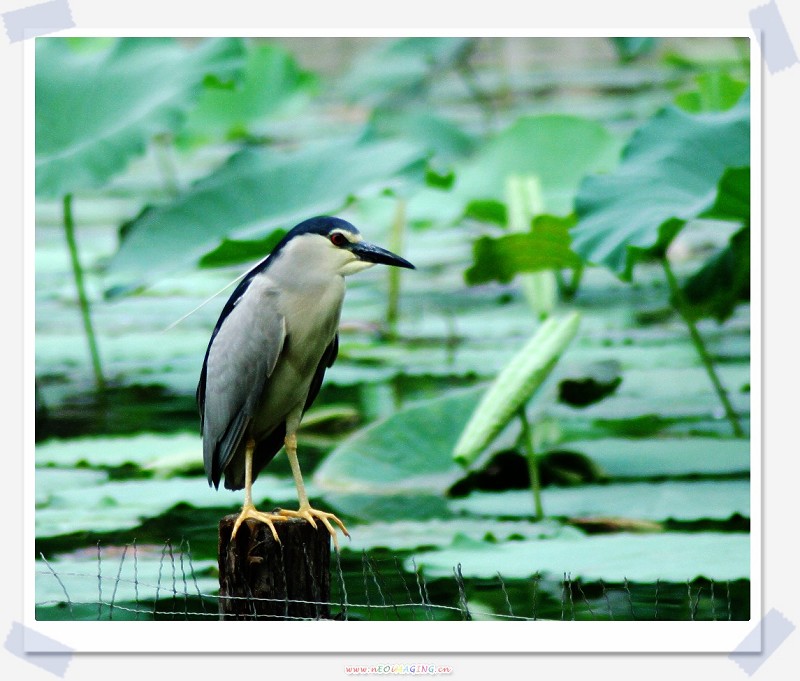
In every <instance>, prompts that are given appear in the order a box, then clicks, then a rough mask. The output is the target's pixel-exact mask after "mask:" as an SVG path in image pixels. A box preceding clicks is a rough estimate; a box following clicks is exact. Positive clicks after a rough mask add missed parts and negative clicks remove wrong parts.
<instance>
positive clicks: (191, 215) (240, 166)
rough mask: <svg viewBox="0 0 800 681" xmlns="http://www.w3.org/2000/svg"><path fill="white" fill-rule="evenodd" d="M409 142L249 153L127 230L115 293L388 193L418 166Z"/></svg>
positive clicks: (114, 270)
mask: <svg viewBox="0 0 800 681" xmlns="http://www.w3.org/2000/svg"><path fill="white" fill-rule="evenodd" d="M421 157H422V154H421V152H420V150H419V148H418V147H416V146H413V145H410V144H408V143H404V142H380V143H374V144H361V145H359V144H357V143H355V142H353V141H350V140H348V141H338V142H335V143H324V144H320V145H316V146H310V147H308V148H306V149H304V150H302V151H298V152H291V153H280V152H277V151H274V150H272V149H256V148H248V149H244V150H242V151H240V152H238V153H236V154H234V155H233V156H232V157H231V158H230V159H229V160H228V162H227V163H226V164H225V165H223V166H222V167H221V168H219V169H218V170H217V171H215V172H213V173H211V175H209V176H208V177H205V178H203V179H202V180H200V181H198V182H197V183H196V184H195V185H194V186H193V187H192V188H191V189H190V190H189V191H187V192H186V193H184V194H182V195H181V196H179V197H178V198H177V199H175V201H173V202H171V203H169V204H166V205H164V206H159V207H150V208H147V209H145V210H144V211H143V212H142V213H141V214H140V215H139V216H138V217H137V218H136V219H135V220H133V222H131V223H129V225H127V230H126V237H125V239H124V240H123V242H122V244H121V245H120V249H119V251H118V252H117V253H116V255H115V256H114V257H113V259H112V261H111V263H110V265H109V271H108V281H109V283H110V284H111V287H112V290H113V289H115V288H116V287H122V288H123V289H124V288H126V287H129V286H131V285H135V284H140V283H143V282H144V281H147V280H151V279H152V278H154V277H155V276H156V275H158V274H163V273H165V272H167V271H169V270H174V269H178V268H180V267H181V266H183V265H187V264H190V263H192V262H196V261H197V260H198V259H199V258H200V257H201V256H203V255H204V254H205V253H207V252H208V251H209V250H211V249H213V248H214V247H216V246H217V245H218V244H219V242H220V241H221V240H222V239H223V238H224V237H229V236H233V237H236V238H241V237H256V236H257V237H262V236H263V235H265V234H267V233H269V231H270V230H272V229H275V228H277V227H283V228H286V227H291V226H292V225H293V224H294V223H296V222H300V221H301V220H303V219H305V218H308V217H311V216H313V215H319V214H322V213H329V212H331V211H336V210H337V209H339V208H341V207H342V205H343V204H344V203H345V202H346V201H347V199H348V198H349V197H351V196H352V195H354V194H360V193H363V192H370V191H373V190H376V189H381V188H384V187H386V186H387V185H389V184H390V183H391V182H392V178H393V177H394V176H396V175H398V174H399V173H401V172H402V171H404V170H406V169H408V168H409V167H410V166H412V165H415V164H416V162H418V161H420V160H421Z"/></svg>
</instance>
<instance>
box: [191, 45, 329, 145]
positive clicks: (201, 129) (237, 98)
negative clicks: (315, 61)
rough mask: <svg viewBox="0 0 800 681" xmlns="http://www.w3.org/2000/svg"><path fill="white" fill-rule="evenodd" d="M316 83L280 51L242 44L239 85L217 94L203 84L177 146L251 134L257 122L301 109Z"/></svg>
mask: <svg viewBox="0 0 800 681" xmlns="http://www.w3.org/2000/svg"><path fill="white" fill-rule="evenodd" d="M316 82H317V79H316V78H315V77H314V75H313V74H311V73H310V72H308V71H304V70H303V69H301V68H300V67H299V66H298V64H297V62H295V60H294V58H293V57H292V56H291V55H290V54H289V53H288V52H287V51H286V50H284V49H283V48H281V47H279V46H278V45H273V44H271V43H254V42H250V43H248V44H247V58H246V62H245V67H244V74H243V77H242V82H241V83H240V84H237V85H236V86H235V87H228V88H220V87H218V86H216V85H215V84H214V83H210V84H207V85H206V87H205V88H204V89H203V92H202V94H201V95H200V98H199V100H198V102H197V106H195V107H194V108H192V110H191V111H190V113H189V115H188V117H187V119H186V124H185V125H184V127H183V128H182V129H181V132H180V135H179V139H178V142H179V143H198V142H202V141H205V140H209V139H215V138H219V137H223V138H225V137H237V136H242V135H246V134H248V133H250V132H252V130H251V127H252V126H253V124H257V122H258V121H260V120H262V119H264V118H266V117H269V116H274V115H276V114H280V113H282V112H285V111H287V110H291V109H293V108H295V107H296V106H297V105H298V104H301V103H302V102H303V101H304V100H305V99H306V98H307V97H308V96H309V95H310V94H311V93H312V92H313V90H314V88H315V86H316Z"/></svg>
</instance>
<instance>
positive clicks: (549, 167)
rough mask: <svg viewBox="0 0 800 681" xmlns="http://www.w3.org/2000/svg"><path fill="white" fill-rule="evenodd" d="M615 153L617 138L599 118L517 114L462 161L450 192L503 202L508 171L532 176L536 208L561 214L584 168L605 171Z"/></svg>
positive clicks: (568, 205)
mask: <svg viewBox="0 0 800 681" xmlns="http://www.w3.org/2000/svg"><path fill="white" fill-rule="evenodd" d="M618 157H619V142H618V141H617V139H616V138H615V137H614V135H612V134H611V133H610V132H609V131H608V130H607V129H606V128H605V127H603V126H602V125H601V124H600V123H596V122H594V121H591V120H588V119H586V118H579V117H577V116H565V115H550V114H548V115H542V116H523V117H521V118H518V119H517V120H516V121H515V122H514V123H513V124H512V125H511V126H510V127H508V128H507V129H506V130H504V131H503V132H501V133H500V134H499V135H497V136H496V137H494V138H493V139H491V140H490V141H489V142H487V143H486V144H485V145H484V146H483V148H482V149H481V150H480V151H479V152H478V153H477V154H476V155H475V157H474V158H473V159H471V160H470V161H469V162H467V163H466V164H465V167H464V168H463V169H462V170H461V171H460V172H459V173H458V178H457V181H456V184H455V187H454V189H453V191H454V193H455V194H456V195H457V196H458V197H460V198H461V199H462V200H465V201H468V202H477V201H480V202H489V201H494V202H497V203H500V204H504V203H505V201H506V198H507V194H506V191H507V187H506V181H507V178H508V177H509V176H511V175H519V176H523V177H525V176H530V175H535V176H536V177H537V178H538V180H539V182H540V184H541V189H542V201H543V206H542V211H543V212H547V213H553V214H556V215H567V214H569V213H570V212H572V209H573V200H574V198H575V193H576V192H577V190H578V185H579V184H580V181H581V180H582V179H583V177H584V176H585V175H586V173H595V172H601V171H607V170H609V169H611V168H612V167H614V165H615V164H616V162H617V158H618Z"/></svg>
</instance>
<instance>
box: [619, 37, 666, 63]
mask: <svg viewBox="0 0 800 681" xmlns="http://www.w3.org/2000/svg"><path fill="white" fill-rule="evenodd" d="M611 44H612V45H613V46H614V49H615V50H616V51H617V56H618V57H619V60H620V61H621V62H623V63H627V62H632V61H635V60H636V59H639V58H640V57H644V56H645V55H648V54H650V53H651V52H652V51H653V50H654V49H655V47H656V45H657V44H658V38H645V37H640V36H625V37H619V38H611Z"/></svg>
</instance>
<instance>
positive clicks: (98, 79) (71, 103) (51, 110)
mask: <svg viewBox="0 0 800 681" xmlns="http://www.w3.org/2000/svg"><path fill="white" fill-rule="evenodd" d="M243 57H244V54H243V46H242V43H241V41H240V40H237V39H218V40H205V41H203V42H201V43H200V44H199V45H197V46H195V47H194V48H191V49H189V48H186V47H184V46H182V45H181V44H180V43H178V41H176V40H171V39H161V38H121V39H119V40H117V41H116V42H114V43H113V44H112V45H109V46H108V47H106V48H105V49H98V50H89V51H85V50H74V49H72V48H71V47H70V44H69V43H68V42H67V41H66V40H65V39H63V38H39V39H38V40H37V41H36V193H37V195H39V196H46V197H56V196H60V195H63V194H67V193H72V192H76V191H80V190H84V189H93V188H97V187H100V186H102V185H103V184H105V183H106V182H107V181H108V180H109V179H110V178H111V177H112V176H113V175H114V174H115V173H117V172H119V171H120V170H122V169H123V168H125V166H126V165H127V164H128V162H129V161H130V160H131V159H132V158H133V157H134V156H138V155H141V154H143V153H144V151H145V148H146V146H147V144H148V142H149V141H150V140H151V138H152V137H153V135H155V134H157V133H164V132H175V131H176V130H177V129H178V128H179V127H180V126H181V125H182V123H183V122H184V120H185V118H186V115H187V113H188V110H189V108H190V107H191V106H192V105H193V104H194V102H195V101H196V100H197V98H198V97H199V96H200V93H201V90H202V85H203V82H204V80H205V79H206V78H207V77H208V76H209V75H212V76H213V77H214V78H215V79H216V80H217V81H223V82H224V81H230V80H235V79H236V78H238V76H239V74H240V72H241V68H242V63H243Z"/></svg>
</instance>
